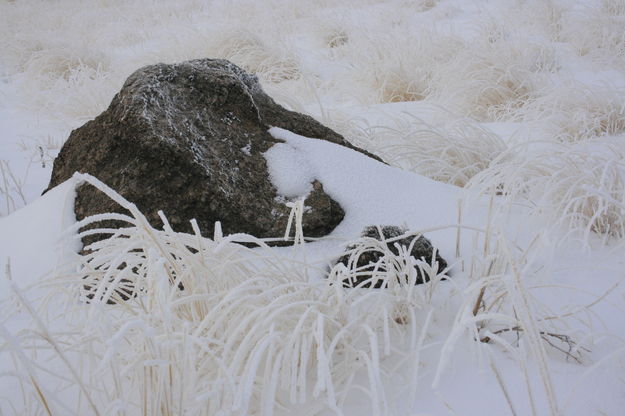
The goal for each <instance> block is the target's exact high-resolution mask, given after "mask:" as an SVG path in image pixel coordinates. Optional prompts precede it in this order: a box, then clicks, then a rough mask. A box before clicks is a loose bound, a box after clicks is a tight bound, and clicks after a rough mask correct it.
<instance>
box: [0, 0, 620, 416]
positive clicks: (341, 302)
mask: <svg viewBox="0 0 625 416" xmlns="http://www.w3.org/2000/svg"><path fill="white" fill-rule="evenodd" d="M204 57H222V58H227V59H230V60H232V61H233V62H235V63H236V64H238V65H240V66H242V67H244V68H246V69H247V70H249V71H251V72H255V73H256V74H257V75H258V76H259V78H260V79H261V82H262V84H263V87H264V88H265V89H266V91H267V92H268V93H269V94H270V95H271V96H273V97H274V98H275V99H276V100H277V101H279V102H280V103H281V104H282V105H284V106H286V107H288V108H292V109H294V110H297V111H301V112H305V113H308V114H311V115H313V116H315V117H316V118H317V119H319V120H320V121H321V122H323V123H324V124H326V125H328V126H330V127H332V128H334V129H335V130H337V131H338V132H340V133H342V134H343V135H344V136H345V137H346V138H348V139H349V140H350V141H351V142H353V143H354V144H356V145H359V146H361V147H364V148H366V149H368V150H370V151H372V152H374V153H376V154H378V155H380V156H381V157H382V158H383V159H384V160H386V161H387V162H388V163H389V165H390V166H386V165H383V164H380V163H377V162H375V161H372V160H369V159H367V158H365V157H364V156H362V155H361V154H359V153H355V152H352V151H350V150H346V149H343V148H340V147H338V146H336V145H333V144H330V143H327V142H322V141H318V140H304V139H302V138H301V137H299V136H297V135H294V134H292V133H290V132H288V131H284V130H280V129H272V130H271V133H272V134H273V135H275V136H277V137H280V138H282V139H284V140H285V143H284V144H279V145H275V146H274V147H273V148H272V149H270V150H269V151H268V152H267V153H266V158H267V160H268V163H269V166H270V172H271V176H272V180H273V181H274V184H275V185H276V187H277V188H278V189H279V190H280V191H281V192H282V193H284V194H290V193H298V192H299V191H301V190H302V189H305V188H306V186H307V184H308V183H309V182H310V180H312V179H319V180H320V181H321V182H322V183H323V184H324V189H325V191H326V192H328V193H329V194H330V195H331V196H332V197H333V198H334V199H335V200H336V201H338V202H339V203H340V204H341V205H342V206H343V208H344V209H345V211H346V217H345V220H344V221H343V222H342V223H341V224H340V225H339V227H338V228H337V229H336V230H335V231H334V232H333V233H332V234H331V235H330V236H329V237H328V238H325V239H322V240H320V241H314V242H307V243H305V244H295V245H294V246H293V247H282V248H273V249H270V248H260V249H255V250H251V249H247V248H245V247H241V246H237V245H236V244H232V242H233V241H242V240H245V239H250V238H253V237H251V236H245V235H237V236H231V237H228V236H220V235H219V234H218V233H217V234H216V235H215V236H211V238H210V239H209V238H203V239H201V238H198V237H197V236H188V235H180V234H176V233H173V232H171V231H170V230H153V229H151V228H150V227H148V226H147V225H146V224H145V223H144V222H143V220H142V217H141V214H140V213H139V212H133V215H134V217H132V218H129V219H128V220H129V221H130V222H131V225H132V227H131V228H130V229H129V231H128V232H127V235H125V236H117V237H114V238H112V239H111V240H110V241H108V242H106V243H102V244H101V246H99V247H97V250H96V251H95V252H94V253H93V254H92V255H91V257H88V258H80V256H78V255H77V254H76V251H77V248H78V245H77V227H76V226H75V224H74V223H75V220H74V218H73V214H72V212H73V211H72V203H73V196H74V192H73V190H74V188H75V185H76V183H78V182H79V181H83V180H93V179H91V178H88V177H77V178H75V180H73V181H69V182H67V183H65V184H63V185H61V186H59V187H58V188H56V189H54V190H52V191H51V192H49V193H47V194H46V195H45V196H42V197H40V196H39V195H40V194H41V192H42V191H43V189H45V188H46V186H47V182H48V180H49V176H50V172H51V168H52V160H53V158H54V156H55V155H56V153H57V152H58V151H59V149H60V147H61V146H62V143H63V141H64V140H65V139H66V138H67V136H68V135H69V132H70V131H71V129H72V128H76V127H78V126H80V125H81V124H83V123H84V122H85V121H87V120H89V119H90V118H93V117H94V116H96V115H97V114H99V113H100V112H101V111H103V110H104V109H105V108H106V106H107V105H108V103H109V102H110V100H111V98H112V96H113V95H114V94H115V93H116V92H117V91H118V90H119V88H120V87H121V84H122V83H123V81H124V80H125V78H126V77H127V76H128V75H129V74H130V73H131V72H133V71H134V70H135V69H137V68H138V67H140V66H142V65H146V64H151V63H156V62H175V61H180V60H184V59H190V58H204ZM100 186H101V185H100ZM101 188H102V189H103V190H105V191H107V192H110V195H111V197H114V198H117V196H116V195H115V194H114V193H113V192H112V191H108V190H106V188H104V187H103V186H101ZM119 202H120V203H122V204H124V203H125V201H123V200H119ZM294 209H297V206H295V207H294ZM165 215H167V213H165ZM295 217H297V216H295ZM370 224H379V225H387V224H393V225H399V226H405V227H407V228H408V229H409V230H410V232H413V233H415V234H418V233H424V234H425V235H426V236H427V237H428V238H430V239H431V240H432V242H433V243H434V245H435V246H436V247H438V248H439V250H440V252H441V254H442V256H443V257H444V258H446V259H447V261H448V263H449V264H450V270H449V273H448V274H449V275H450V276H451V277H450V278H449V279H447V280H441V277H442V275H438V276H435V274H436V271H435V270H434V271H433V274H432V281H431V282H430V283H428V284H425V285H419V286H412V285H391V287H389V288H388V289H386V290H376V289H354V290H352V289H343V288H341V285H340V284H331V283H332V282H335V283H338V282H340V280H342V279H343V278H345V276H346V275H348V274H349V273H350V272H349V271H348V270H346V269H344V268H342V266H336V267H331V265H330V263H331V261H332V259H335V258H337V257H338V256H339V255H340V254H341V253H342V251H343V250H344V249H345V246H346V245H347V244H348V243H349V242H350V241H354V240H355V239H358V235H359V232H360V231H361V230H362V228H363V227H364V226H365V225H370ZM200 232H201V230H200ZM292 234H293V233H292V232H291V235H292ZM276 237H280V236H276ZM360 242H361V243H371V242H370V241H369V242H366V241H360ZM164 247H167V248H166V249H165V248H164ZM186 247H194V248H195V249H196V250H194V251H193V252H190V251H189V250H188V249H186ZM170 252H171V253H174V254H176V255H175V256H173V257H172V256H170V255H169V253H170ZM138 253H139V254H138ZM140 253H143V254H140ZM387 254H388V258H387V260H388V261H389V262H391V263H392V264H394V265H395V266H394V267H395V273H396V274H399V275H405V276H406V277H407V278H408V279H411V278H414V277H415V276H414V270H415V269H414V268H413V267H412V266H411V265H412V264H413V262H414V260H413V259H410V258H409V257H407V256H403V257H402V256H401V255H399V256H395V255H392V253H390V252H389V253H387ZM624 254H625V2H624V1H623V0H577V1H576V0H505V1H501V0H492V1H488V0H484V1H478V0H474V1H471V0H414V1H407V0H386V1H383V0H359V1H339V0H336V1H334V0H316V1H305V2H304V1H286V0H266V1H252V0H236V1H212V2H209V1H206V2H203V1H199V0H198V1H193V0H181V1H177V2H167V3H165V2H155V1H151V0H134V1H121V0H119V1H117V0H110V1H108V0H107V1H105V0H98V1H94V2H82V1H78V0H59V1H50V2H39V1H26V0H23V1H19V2H12V1H7V2H3V3H0V261H1V262H2V266H4V265H5V264H10V270H9V268H7V273H5V276H4V277H3V278H2V279H0V302H1V303H0V311H1V314H0V414H28V415H30V414H33V415H34V414H52V415H56V414H63V415H71V414H77V415H82V414H102V415H108V414H127V415H135V414H136V415H139V414H150V415H156V414H172V415H174V414H189V415H192V414H193V415H195V414H198V415H217V414H235V415H239V414H272V413H273V414H290V415H292V414H302V415H313V414H345V415H361V414H389V415H390V414H392V415H463V416H464V415H467V416H471V415H483V414H494V415H500V414H501V415H503V414H516V415H531V414H535V415H543V414H554V415H555V414H562V415H595V414H596V415H602V414H605V415H620V414H622V413H623V409H624V408H625V378H624V377H623V374H625V287H624V286H623V283H622V282H623V279H624V278H625V256H624ZM420 266H421V267H425V268H426V269H427V268H428V265H423V264H421V265H420ZM434 269H435V268H434ZM168 276H169V277H168ZM172 276H175V277H174V278H176V279H180V280H181V282H182V283H183V285H184V287H185V290H184V291H179V290H177V286H176V285H171V284H169V283H168V281H167V279H168V278H172ZM9 277H10V278H9ZM325 277H328V279H327V280H326V279H325ZM109 278H110V279H111V281H113V280H115V279H118V280H117V282H118V283H119V282H120V281H125V280H131V281H133V282H135V284H137V285H140V286H143V287H144V288H145V293H143V294H142V295H141V296H139V297H138V298H136V299H133V300H131V301H129V302H127V304H126V306H120V305H106V304H100V303H93V302H91V303H86V302H84V298H82V300H79V299H81V291H83V290H84V288H83V286H84V285H85V282H86V281H91V282H93V285H94V286H96V285H97V282H101V281H107V279H109ZM85 279H87V280H85ZM89 279H91V280H89ZM329 283H330V284H329ZM109 289H110V285H108V286H107V285H101V286H100V287H99V290H100V292H98V295H103V296H108V295H110V294H111V293H112V291H111V290H109ZM83 296H84V294H83ZM185 412H186V413H185Z"/></svg>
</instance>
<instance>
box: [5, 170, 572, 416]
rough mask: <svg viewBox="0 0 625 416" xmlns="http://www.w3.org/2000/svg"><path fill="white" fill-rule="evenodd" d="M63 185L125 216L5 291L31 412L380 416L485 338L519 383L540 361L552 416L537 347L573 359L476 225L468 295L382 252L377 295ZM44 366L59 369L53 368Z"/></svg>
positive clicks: (503, 246) (341, 272) (511, 253)
mask: <svg viewBox="0 0 625 416" xmlns="http://www.w3.org/2000/svg"><path fill="white" fill-rule="evenodd" d="M77 179H78V180H81V181H87V182H89V183H91V184H92V185H94V186H96V187H97V188H98V189H100V190H101V191H103V192H105V193H106V194H107V195H108V196H109V197H111V198H113V199H114V200H115V201H117V202H118V203H119V204H121V205H122V206H123V207H124V208H126V209H127V210H128V211H129V212H130V214H131V215H130V216H125V215H120V214H102V215H100V216H96V217H91V218H87V219H85V220H83V221H81V222H79V223H77V224H76V225H75V226H74V227H73V228H74V229H75V230H78V229H79V228H81V227H83V226H85V225H86V224H88V223H91V222H94V221H99V220H102V219H105V218H106V219H116V220H123V221H126V222H127V224H128V227H127V228H121V229H110V230H109V229H99V230H88V231H85V232H83V233H81V234H78V235H77V236H76V238H80V237H81V236H83V235H84V233H95V232H98V233H103V234H106V235H110V237H109V238H108V239H105V240H101V241H98V242H96V243H93V244H92V245H90V246H88V247H86V249H87V254H84V255H83V256H81V258H80V263H79V265H78V267H77V268H76V269H75V272H72V273H64V274H62V275H59V276H57V277H56V278H55V279H53V280H51V281H48V282H46V283H45V284H44V286H45V287H47V290H46V295H45V297H44V298H43V299H41V300H40V301H38V302H37V303H34V304H33V303H31V302H30V301H28V300H26V297H24V296H23V294H22V291H21V290H20V289H18V286H17V285H14V284H12V286H11V287H12V291H13V296H12V297H11V298H10V301H11V302H12V303H11V304H12V305H13V307H17V310H18V311H19V310H25V311H27V314H28V315H30V318H31V319H33V321H34V322H35V324H36V326H37V327H38V328H39V329H38V330H37V331H36V332H31V331H29V330H27V329H25V330H21V331H18V332H16V333H12V332H10V331H9V330H8V329H6V328H5V327H2V329H3V338H4V343H3V344H0V346H1V348H0V354H2V355H7V354H10V355H11V356H12V357H13V359H14V360H15V363H16V364H15V370H14V371H15V373H14V374H12V375H10V376H11V377H15V378H16V380H19V381H20V382H21V383H23V386H24V390H23V400H24V402H25V403H26V405H27V406H28V408H30V409H33V410H34V409H37V408H38V409H40V410H42V409H50V410H51V412H52V414H54V413H57V412H63V413H64V414H74V413H75V414H81V412H85V411H93V412H96V413H97V414H103V415H105V414H115V413H116V412H118V411H122V410H123V411H125V412H129V414H135V413H137V412H140V413H142V414H155V413H157V412H161V413H164V414H181V413H186V414H190V415H214V414H233V415H244V414H260V415H270V414H283V413H287V414H288V413H289V412H293V411H297V412H299V413H298V414H311V415H312V414H318V413H319V412H321V411H323V410H324V409H325V410H331V411H335V412H338V413H341V412H342V411H344V410H345V404H346V403H347V402H348V401H349V400H353V397H354V395H355V396H356V397H360V394H362V393H364V396H362V398H365V397H366V400H368V401H369V402H368V408H369V409H371V411H372V412H373V414H381V415H387V414H388V415H393V414H398V412H399V409H398V408H397V407H396V406H397V403H398V399H400V398H402V397H403V398H405V397H415V395H416V394H417V392H418V389H419V388H420V385H421V384H422V383H423V380H428V379H430V380H431V375H430V376H421V375H420V374H421V373H420V368H421V367H422V366H425V367H426V368H431V369H433V368H437V371H436V374H435V377H434V379H433V382H434V384H436V383H437V382H438V381H437V380H439V379H440V377H441V375H442V374H445V372H446V371H447V368H448V366H449V365H450V360H452V357H453V355H455V354H456V352H455V351H456V348H458V345H459V344H462V345H463V347H462V348H467V346H469V347H470V348H471V349H474V350H475V352H476V353H477V354H483V353H485V351H486V350H484V348H486V347H485V346H486V345H490V344H494V345H500V346H501V347H502V348H504V349H505V350H506V351H508V352H510V353H512V357H514V359H515V360H516V361H517V363H518V365H519V366H521V368H522V369H523V371H524V372H525V378H526V380H527V381H528V382H529V379H528V378H527V377H528V375H527V374H528V371H530V370H528V368H527V360H530V362H531V363H533V364H532V365H534V364H535V365H537V366H538V368H539V369H540V374H541V379H542V380H543V386H542V389H544V391H545V392H546V394H547V397H548V403H549V405H550V408H551V412H552V414H556V413H557V411H558V402H557V398H556V397H555V394H554V392H553V385H552V380H551V378H550V373H549V369H548V365H547V361H546V354H547V350H548V348H549V346H550V345H551V346H552V347H553V349H554V351H556V352H557V353H564V354H566V355H570V356H573V357H575V358H576V359H578V358H577V357H578V356H579V354H580V353H581V352H582V350H580V349H579V347H577V344H575V341H574V340H573V339H572V338H570V337H568V336H567V335H566V334H565V333H561V332H557V331H556V329H554V328H557V325H556V324H557V322H556V321H550V322H549V323H548V326H546V325H547V323H546V322H541V319H540V318H541V316H544V311H543V310H542V309H541V307H540V305H539V304H537V303H536V301H535V300H534V299H532V298H531V296H530V295H529V293H530V292H529V291H528V288H527V287H526V283H524V279H526V278H527V277H525V275H526V274H529V273H533V270H534V266H531V262H532V261H534V260H535V258H534V254H533V253H534V250H533V248H532V247H531V246H530V247H529V248H528V250H527V251H525V252H523V251H519V250H518V249H515V248H512V247H510V245H509V243H508V242H507V241H506V240H505V239H504V238H503V236H502V235H501V234H499V232H496V231H493V230H485V232H486V234H485V237H486V238H485V239H484V240H483V241H484V243H483V244H484V247H483V257H482V256H480V258H478V257H474V258H472V260H471V267H470V270H471V271H470V273H469V275H468V277H469V286H468V287H466V288H462V284H461V285H460V286H458V285H457V284H456V283H454V282H453V280H452V281H442V280H441V279H442V277H443V276H444V275H443V274H442V273H441V272H444V271H440V270H438V272H437V269H438V267H434V266H432V267H430V266H428V265H427V264H424V263H422V262H421V263H419V264H418V266H419V268H420V270H421V272H422V273H423V272H424V273H426V274H428V279H429V282H428V283H425V284H423V285H418V286H416V285H415V284H414V283H415V280H416V279H417V278H418V273H417V271H416V269H415V267H414V265H415V259H413V258H411V257H410V254H409V252H408V251H406V250H401V251H399V252H398V253H393V252H391V251H389V249H388V247H386V245H385V244H381V245H380V247H378V249H379V250H382V251H388V252H387V253H386V254H385V256H386V257H388V258H389V259H390V258H394V259H395V260H393V264H395V267H393V268H386V270H385V271H380V273H378V274H377V275H376V277H375V278H376V279H383V280H384V281H386V284H387V285H388V288H387V289H384V290H378V289H373V288H368V289H355V288H350V289H346V288H344V287H343V281H344V280H345V279H349V278H353V276H350V274H352V273H357V271H350V270H348V269H347V268H346V267H345V266H344V265H343V264H340V263H339V264H337V265H336V266H335V267H333V268H332V269H331V270H330V271H329V273H328V274H327V279H318V278H311V277H310V276H309V275H315V274H316V275H318V274H319V270H318V269H319V268H320V267H323V266H322V265H319V264H314V263H306V262H305V261H301V260H297V259H296V257H293V256H284V255H281V251H279V250H277V249H275V248H270V247H268V246H267V245H266V244H265V242H264V241H263V240H261V239H257V238H254V237H252V236H249V235H245V234H235V235H231V236H223V235H222V234H221V231H220V227H218V226H217V227H216V232H215V235H214V236H213V238H205V237H202V236H201V235H200V230H199V229H198V228H197V225H196V224H195V223H194V230H195V235H190V234H181V233H176V232H174V231H173V230H171V228H170V227H169V224H168V222H167V220H166V217H165V216H164V215H163V216H162V218H163V221H164V223H165V226H164V229H163V230H162V231H159V230H155V229H153V228H152V227H151V226H150V225H149V224H148V222H147V220H146V219H145V217H144V216H143V215H142V214H141V213H140V212H139V211H138V210H137V209H136V207H135V206H134V205H133V204H130V203H128V202H127V201H125V200H124V199H123V198H121V197H120V196H119V195H118V194H116V193H115V192H114V191H112V190H111V189H110V188H108V187H106V185H104V184H103V183H101V182H99V181H98V180H97V179H95V178H93V177H90V176H88V175H78V176H77ZM415 233H416V232H415V231H412V232H410V233H408V234H406V235H409V234H415ZM404 236H405V235H404ZM404 236H399V237H404ZM399 237H398V238H399ZM238 243H248V244H249V243H251V244H252V245H255V246H257V248H254V249H252V248H247V247H245V246H243V245H240V244H238ZM535 243H536V241H535ZM295 249H300V250H305V246H304V245H301V243H298V244H297V245H296V247H295ZM417 263H418V262H417ZM9 277H10V275H9ZM129 294H130V296H128V295H129ZM50 305H57V306H55V307H54V308H51V307H49V306H50ZM7 306H8V305H7V304H4V305H3V307H4V308H6V307H7ZM5 310H6V309H5ZM454 315H455V318H454ZM60 316H64V318H62V321H63V322H64V323H63V325H62V326H60V327H59V326H58V325H55V321H56V320H58V319H59V317H60ZM434 321H437V322H438V323H437V324H436V325H434V324H433V322H434ZM549 336H552V338H553V339H551V340H550V341H551V342H548V340H549ZM525 339H527V343H526V342H519V340H525ZM426 340H427V342H426ZM432 342H433V343H442V349H441V350H440V355H438V354H434V355H432V354H431V353H430V352H428V354H427V355H428V356H429V357H430V359H433V360H434V361H432V362H427V361H422V358H420V357H422V354H425V351H426V350H427V349H428V348H429V347H428V345H431V343H432ZM561 344H564V346H562V345H561ZM566 346H568V347H569V350H566V349H565V348H566ZM571 349H573V350H571ZM41 360H43V361H41ZM31 363H33V364H31ZM33 365H34V367H32V366H33ZM57 366H61V367H63V368H65V370H67V371H68V372H67V371H66V372H67V373H68V374H70V376H67V377H66V376H62V375H61V374H63V373H55V372H54V371H53V370H52V369H53V368H56V367H57ZM49 371H51V372H49ZM42 383H43V384H42ZM535 388H538V387H535ZM359 392H360V393H359ZM532 394H533V393H532V392H531V391H530V397H532ZM68 398H71V399H69V401H68ZM402 400H404V399H402ZM511 406H512V404H511Z"/></svg>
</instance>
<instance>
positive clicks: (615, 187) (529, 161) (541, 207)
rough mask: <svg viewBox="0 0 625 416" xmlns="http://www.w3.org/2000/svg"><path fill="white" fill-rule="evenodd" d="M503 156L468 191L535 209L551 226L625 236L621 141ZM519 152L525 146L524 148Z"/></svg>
mask: <svg viewBox="0 0 625 416" xmlns="http://www.w3.org/2000/svg"><path fill="white" fill-rule="evenodd" d="M540 146H541V147H540V148H539V149H538V150H533V151H529V150H525V151H523V149H518V148H517V149H514V150H513V151H510V152H506V153H505V154H502V155H501V156H500V157H499V158H498V159H497V160H495V161H494V162H493V163H492V164H491V166H490V168H489V169H487V170H485V171H483V172H481V173H480V174H478V175H476V176H475V177H474V178H473V180H472V181H471V183H470V184H469V187H470V188H472V189H474V190H476V191H478V192H479V193H481V194H490V193H497V194H501V195H503V196H504V198H506V199H507V200H508V201H510V202H520V203H522V204H524V205H528V206H530V207H531V210H532V212H533V213H534V214H535V215H539V216H542V217H543V218H545V219H546V220H547V221H548V222H549V223H550V224H552V225H557V226H565V227H566V228H567V229H568V230H570V231H572V232H581V233H582V236H584V239H585V240H587V238H588V236H589V234H590V233H591V232H593V233H598V234H604V235H605V236H609V237H615V238H618V239H621V238H623V237H625V179H624V178H625V147H624V146H623V139H622V137H613V138H603V139H595V140H587V141H584V142H579V143H562V144H556V143H547V144H541V145H540ZM519 147H520V146H519Z"/></svg>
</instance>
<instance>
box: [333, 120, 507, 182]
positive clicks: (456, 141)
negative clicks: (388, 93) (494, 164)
mask: <svg viewBox="0 0 625 416" xmlns="http://www.w3.org/2000/svg"><path fill="white" fill-rule="evenodd" d="M337 122H339V123H340V119H338V120H337ZM338 127H339V131H343V132H345V134H346V137H347V138H348V139H349V140H350V141H352V142H354V143H358V144H362V145H363V146H364V147H365V148H367V149H371V150H372V151H373V152H375V153H376V154H378V155H380V156H381V157H382V158H383V159H384V160H385V161H386V162H388V163H389V164H391V165H393V166H397V167H400V168H402V169H405V170H410V171H412V172H416V173H418V174H420V175H423V176H427V177H428V178H432V179H434V180H437V181H440V182H444V183H449V184H452V185H456V186H460V187H463V186H465V185H466V184H467V183H468V182H469V180H470V179H471V178H472V177H473V176H475V175H476V174H478V173H480V172H482V171H483V170H485V169H487V168H488V166H489V164H490V163H491V161H493V160H494V159H496V158H497V157H498V156H499V155H501V154H502V153H503V152H504V151H505V149H506V145H505V143H504V142H503V141H502V140H501V138H500V137H499V136H497V135H495V134H493V133H492V132H490V131H489V130H486V129H485V128H482V127H480V126H478V125H477V124H476V123H475V122H474V121H473V120H470V119H465V118H457V117H450V118H449V119H448V120H445V121H439V122H436V123H435V124H430V123H428V122H426V121H424V120H422V119H420V118H418V117H416V116H415V115H413V114H409V113H402V115H401V116H395V117H388V118H387V120H386V121H385V123H384V125H373V126H372V125H369V123H367V122H365V121H362V122H361V123H352V124H351V125H349V124H345V123H344V124H343V125H339V126H338Z"/></svg>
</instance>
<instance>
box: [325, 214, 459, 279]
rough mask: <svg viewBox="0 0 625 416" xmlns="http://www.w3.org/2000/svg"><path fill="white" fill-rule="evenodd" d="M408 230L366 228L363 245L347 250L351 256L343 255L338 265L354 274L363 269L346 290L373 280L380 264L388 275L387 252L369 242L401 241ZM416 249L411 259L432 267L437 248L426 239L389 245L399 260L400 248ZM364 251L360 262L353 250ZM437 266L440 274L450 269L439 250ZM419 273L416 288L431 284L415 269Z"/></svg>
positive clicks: (411, 237) (380, 267) (412, 238)
mask: <svg viewBox="0 0 625 416" xmlns="http://www.w3.org/2000/svg"><path fill="white" fill-rule="evenodd" d="M380 230H381V231H382V235H380ZM407 231H408V230H407V229H406V228H400V227H397V226H394V225H385V226H381V227H380V228H379V229H378V227H377V226H374V225H370V226H367V227H365V228H364V230H363V231H362V233H361V237H362V242H360V243H357V244H355V245H351V246H349V247H347V250H348V253H346V254H345V255H343V256H342V257H341V258H339V259H338V261H337V264H338V263H343V264H344V265H345V266H347V268H348V269H350V270H354V269H359V272H361V273H360V274H359V275H358V276H356V278H355V279H345V280H343V286H344V287H356V286H358V285H360V284H361V283H363V282H366V281H367V280H369V279H371V278H372V272H373V270H374V269H375V267H376V263H377V264H378V266H377V267H378V269H377V270H378V271H380V272H386V271H387V261H385V259H383V257H384V255H385V254H384V252H383V251H382V250H381V249H380V247H379V244H368V243H367V238H369V239H371V238H373V239H376V240H378V241H382V240H383V239H384V240H389V239H392V238H395V237H400V236H402V235H404V234H405V233H406V232H407ZM415 239H416V241H415V242H414V245H413V247H412V249H411V250H410V255H411V256H412V257H414V258H415V259H417V260H424V261H425V262H426V263H427V264H432V256H433V255H434V251H435V249H434V247H433V246H432V243H431V242H430V240H428V239H427V238H425V237H424V236H419V237H415V236H409V237H405V238H402V239H399V240H397V241H393V242H390V243H386V247H387V248H388V251H390V252H391V253H392V254H394V255H395V256H397V255H398V254H399V250H398V249H397V245H399V246H403V247H406V248H409V247H410V245H411V244H412V243H413V240H415ZM358 249H364V250H363V252H362V253H361V254H360V255H358V257H357V258H355V256H356V255H357V254H356V253H353V250H358ZM436 262H437V263H438V273H440V272H441V271H442V270H444V269H445V268H446V267H447V262H446V261H445V259H443V258H442V257H441V256H440V255H439V253H438V250H436ZM415 268H416V270H417V279H416V281H415V284H422V283H425V282H428V281H429V280H430V278H429V276H428V275H427V274H425V273H423V272H422V270H420V268H419V267H415ZM383 284H384V282H383V281H382V280H377V281H375V283H374V285H373V287H375V288H381V287H382V286H383ZM370 286H371V282H366V283H364V284H363V285H362V286H361V287H370Z"/></svg>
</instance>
